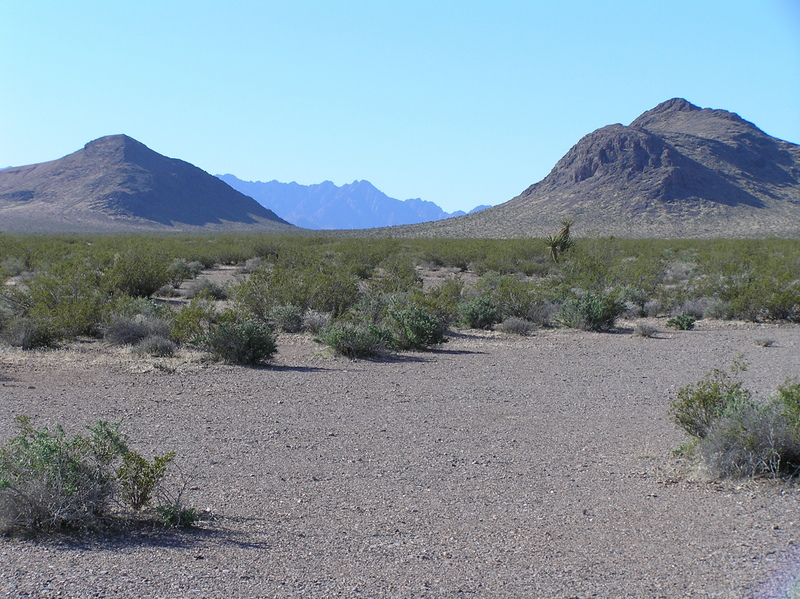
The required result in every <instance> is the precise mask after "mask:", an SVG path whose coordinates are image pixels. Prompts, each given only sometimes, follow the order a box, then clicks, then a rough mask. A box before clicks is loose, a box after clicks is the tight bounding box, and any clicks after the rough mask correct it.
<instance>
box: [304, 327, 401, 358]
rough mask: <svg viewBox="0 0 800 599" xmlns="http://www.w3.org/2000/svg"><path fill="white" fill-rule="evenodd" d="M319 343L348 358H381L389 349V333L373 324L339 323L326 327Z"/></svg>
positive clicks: (321, 332) (390, 342) (390, 334)
mask: <svg viewBox="0 0 800 599" xmlns="http://www.w3.org/2000/svg"><path fill="white" fill-rule="evenodd" d="M319 341H321V342H322V343H324V344H325V345H327V346H329V347H330V348H331V349H333V350H334V351H335V352H336V353H338V354H341V355H343V356H347V357H349V358H362V357H373V356H381V355H383V354H385V353H386V351H387V350H388V349H389V348H390V347H391V345H392V343H393V337H392V333H391V331H389V330H387V329H384V328H381V327H378V326H377V325H374V324H353V323H349V322H339V323H335V324H331V325H330V326H328V327H326V328H325V329H323V330H322V331H320V334H319Z"/></svg>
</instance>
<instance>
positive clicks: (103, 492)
mask: <svg viewBox="0 0 800 599" xmlns="http://www.w3.org/2000/svg"><path fill="white" fill-rule="evenodd" d="M16 420H17V429H18V432H17V435H16V436H15V437H13V438H12V439H11V440H9V441H8V442H7V443H6V444H5V445H4V446H2V447H0V530H2V531H3V532H5V533H10V532H22V531H35V530H44V531H53V530H63V529H89V528H98V527H100V526H103V525H107V524H110V523H112V522H113V521H114V519H115V518H117V517H119V516H126V515H128V513H127V512H126V511H125V510H130V511H131V513H141V512H152V513H153V514H158V512H157V508H158V504H156V503H155V501H156V500H157V498H158V496H159V494H160V491H161V489H162V483H163V480H164V477H165V475H166V473H167V467H168V465H169V464H170V463H171V462H172V461H173V459H174V454H173V453H168V454H165V455H163V456H156V457H155V458H153V460H152V461H148V460H147V459H145V458H143V457H142V456H141V455H139V454H138V453H136V452H134V451H132V450H131V449H130V448H129V446H128V439H127V437H126V436H125V435H123V434H122V433H121V432H120V431H119V423H113V424H112V423H108V422H105V421H102V420H101V421H98V422H97V423H96V424H95V425H94V426H92V427H87V430H88V435H81V434H76V435H73V436H71V437H69V436H67V434H66V433H65V432H64V430H63V429H62V428H61V427H60V426H57V427H55V428H54V429H53V430H50V429H48V428H39V429H37V428H34V427H33V426H32V424H31V421H30V418H28V417H27V416H18V417H17V419H16ZM162 522H163V520H162ZM165 524H168V523H166V522H165Z"/></svg>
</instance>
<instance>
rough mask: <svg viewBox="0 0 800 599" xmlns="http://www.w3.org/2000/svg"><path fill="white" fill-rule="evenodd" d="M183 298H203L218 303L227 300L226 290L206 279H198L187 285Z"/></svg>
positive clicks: (222, 286)
mask: <svg viewBox="0 0 800 599" xmlns="http://www.w3.org/2000/svg"><path fill="white" fill-rule="evenodd" d="M184 296H185V297H187V298H188V299H193V298H195V297H205V298H208V299H213V300H217V301H220V300H225V299H228V289H227V288H226V287H225V286H224V285H220V284H219V283H215V282H213V281H209V280H208V279H198V280H197V281H192V283H190V284H189V286H188V288H187V289H186V291H185V293H184Z"/></svg>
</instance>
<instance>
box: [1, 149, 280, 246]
mask: <svg viewBox="0 0 800 599" xmlns="http://www.w3.org/2000/svg"><path fill="white" fill-rule="evenodd" d="M294 228H295V227H293V226H292V225H290V224H289V223H287V222H286V221H284V220H282V219H280V218H278V216H276V215H275V213H274V212H272V211H271V210H268V209H266V208H264V207H263V206H261V205H260V204H259V203H258V202H256V201H255V200H254V199H252V198H249V197H247V196H245V195H244V194H242V193H240V192H238V191H236V190H234V189H232V188H231V187H230V186H228V185H226V184H225V183H223V182H222V181H220V180H219V179H217V178H216V177H214V176H212V175H210V174H208V173H206V172H205V171H203V170H201V169H199V168H197V167H196V166H193V165H191V164H189V163H188V162H184V161H183V160H176V159H174V158H167V157H166V156H162V155H161V154H158V153H156V152H154V151H153V150H151V149H149V148H148V147H147V146H145V145H144V144H142V143H139V142H138V141H136V140H135V139H132V138H130V137H128V136H127V135H109V136H107V137H101V138H100V139H96V140H95V141H92V142H90V143H88V144H86V146H84V147H83V148H82V149H80V150H78V151H77V152H74V153H72V154H70V155H68V156H65V157H64V158H60V159H58V160H53V161H51V162H43V163H41V164H33V165H30V166H20V167H12V168H6V169H3V170H0V231H26V232H54V231H64V232H73V231H77V232H84V231H85V232H89V231H92V232H94V231H99V232H121V231H196V230H243V231H244V230H258V231H263V230H267V231H288V230H292V229H294Z"/></svg>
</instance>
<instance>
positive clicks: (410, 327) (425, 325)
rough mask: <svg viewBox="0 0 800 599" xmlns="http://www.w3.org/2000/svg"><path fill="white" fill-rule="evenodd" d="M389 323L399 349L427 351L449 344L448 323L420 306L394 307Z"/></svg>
mask: <svg viewBox="0 0 800 599" xmlns="http://www.w3.org/2000/svg"><path fill="white" fill-rule="evenodd" d="M389 322H390V323H391V324H390V326H391V331H392V334H393V341H392V345H393V346H394V347H396V348H397V349H425V348H429V347H431V346H433V345H440V344H442V343H446V342H447V338H446V337H445V333H446V332H447V325H446V323H445V322H444V321H443V320H442V319H440V318H437V317H436V316H435V315H433V314H431V313H430V312H428V311H426V310H424V309H422V308H420V307H419V306H414V305H408V306H405V307H402V308H399V307H394V308H393V309H392V310H390V312H389Z"/></svg>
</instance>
